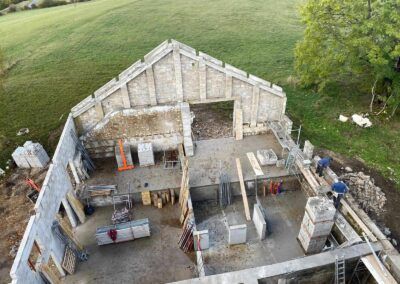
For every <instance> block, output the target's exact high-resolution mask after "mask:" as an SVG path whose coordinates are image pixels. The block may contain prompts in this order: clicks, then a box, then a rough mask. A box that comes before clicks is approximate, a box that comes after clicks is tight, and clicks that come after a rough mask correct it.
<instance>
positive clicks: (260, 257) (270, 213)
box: [193, 184, 307, 275]
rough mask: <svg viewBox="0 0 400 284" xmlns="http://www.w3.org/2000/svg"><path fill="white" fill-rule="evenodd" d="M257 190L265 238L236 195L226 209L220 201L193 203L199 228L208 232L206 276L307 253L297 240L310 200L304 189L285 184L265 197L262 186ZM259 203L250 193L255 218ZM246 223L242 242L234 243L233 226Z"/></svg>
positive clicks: (205, 263)
mask: <svg viewBox="0 0 400 284" xmlns="http://www.w3.org/2000/svg"><path fill="white" fill-rule="evenodd" d="M297 185H298V184H297ZM286 187H287V188H286ZM258 191H259V194H258V199H259V202H260V205H261V206H262V208H264V210H265V215H266V223H267V224H266V235H265V238H264V239H262V240H260V236H259V233H258V231H257V229H256V226H255V223H254V222H253V221H252V220H250V221H247V220H246V217H245V209H244V205H243V204H244V203H243V200H242V197H241V196H235V197H233V199H232V204H230V205H227V206H226V207H225V208H222V207H221V206H220V204H219V202H218V200H207V201H199V202H194V203H193V206H194V215H195V218H196V226H197V230H208V232H209V249H207V250H204V251H203V258H204V267H205V273H206V275H213V274H219V273H224V272H229V271H236V270H241V269H246V268H252V267H257V266H263V265H269V264H273V263H279V262H282V261H286V260H289V259H293V258H297V257H301V256H303V255H304V251H303V249H302V248H301V246H300V244H299V243H298V241H297V239H296V238H297V235H298V233H299V230H300V226H301V220H302V218H303V215H304V207H305V204H306V202H307V199H306V197H305V195H304V194H303V192H302V190H301V189H300V188H299V187H298V188H293V187H292V186H286V185H285V186H284V187H283V190H282V191H281V193H280V194H277V195H275V194H271V193H267V195H266V196H264V195H263V193H262V191H263V189H262V187H259V190H258ZM256 202H257V201H256V197H255V195H250V196H248V203H249V207H250V212H251V215H252V219H253V220H254V218H255V217H254V215H253V214H254V211H253V210H254V205H255V204H256ZM243 224H245V225H246V233H245V237H244V239H243V240H242V241H243V243H240V244H234V245H231V244H230V243H231V242H232V239H231V237H230V233H229V231H230V230H231V229H230V227H231V228H232V226H238V225H239V226H240V225H243Z"/></svg>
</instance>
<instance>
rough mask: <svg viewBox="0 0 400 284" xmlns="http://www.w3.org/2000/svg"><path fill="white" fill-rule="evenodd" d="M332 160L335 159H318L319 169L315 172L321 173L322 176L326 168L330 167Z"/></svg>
mask: <svg viewBox="0 0 400 284" xmlns="http://www.w3.org/2000/svg"><path fill="white" fill-rule="evenodd" d="M332 161H333V159H332V158H331V157H325V158H322V159H321V160H319V161H318V164H317V170H316V171H315V172H316V173H317V174H319V176H320V177H322V176H323V172H324V169H326V168H327V167H329V165H330V164H331V162H332Z"/></svg>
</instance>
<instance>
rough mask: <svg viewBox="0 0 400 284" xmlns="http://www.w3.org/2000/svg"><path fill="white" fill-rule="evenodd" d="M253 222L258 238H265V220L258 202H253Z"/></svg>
mask: <svg viewBox="0 0 400 284" xmlns="http://www.w3.org/2000/svg"><path fill="white" fill-rule="evenodd" d="M253 222H254V225H255V226H256V230H257V233H258V237H259V238H260V240H263V239H265V235H266V233H267V222H266V221H265V219H264V215H263V214H262V212H261V209H260V207H259V205H258V204H254V210H253Z"/></svg>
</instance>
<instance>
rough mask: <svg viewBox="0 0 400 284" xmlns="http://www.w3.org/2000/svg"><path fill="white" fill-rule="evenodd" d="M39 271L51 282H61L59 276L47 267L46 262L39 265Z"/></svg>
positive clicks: (54, 283) (53, 283)
mask: <svg viewBox="0 0 400 284" xmlns="http://www.w3.org/2000/svg"><path fill="white" fill-rule="evenodd" d="M40 268H41V271H42V272H43V274H44V275H45V276H46V278H47V280H49V281H50V283H51V284H61V283H62V282H61V280H60V278H59V277H58V276H57V275H56V274H55V273H54V271H53V270H52V269H51V268H50V267H49V265H48V264H42V265H41V267H40Z"/></svg>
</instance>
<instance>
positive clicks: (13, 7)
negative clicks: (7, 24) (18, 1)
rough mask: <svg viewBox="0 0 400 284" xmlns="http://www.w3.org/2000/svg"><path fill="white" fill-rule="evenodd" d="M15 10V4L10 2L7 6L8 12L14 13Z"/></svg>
mask: <svg viewBox="0 0 400 284" xmlns="http://www.w3.org/2000/svg"><path fill="white" fill-rule="evenodd" d="M16 11H17V6H15V4H10V6H8V12H9V13H14V12H16Z"/></svg>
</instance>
